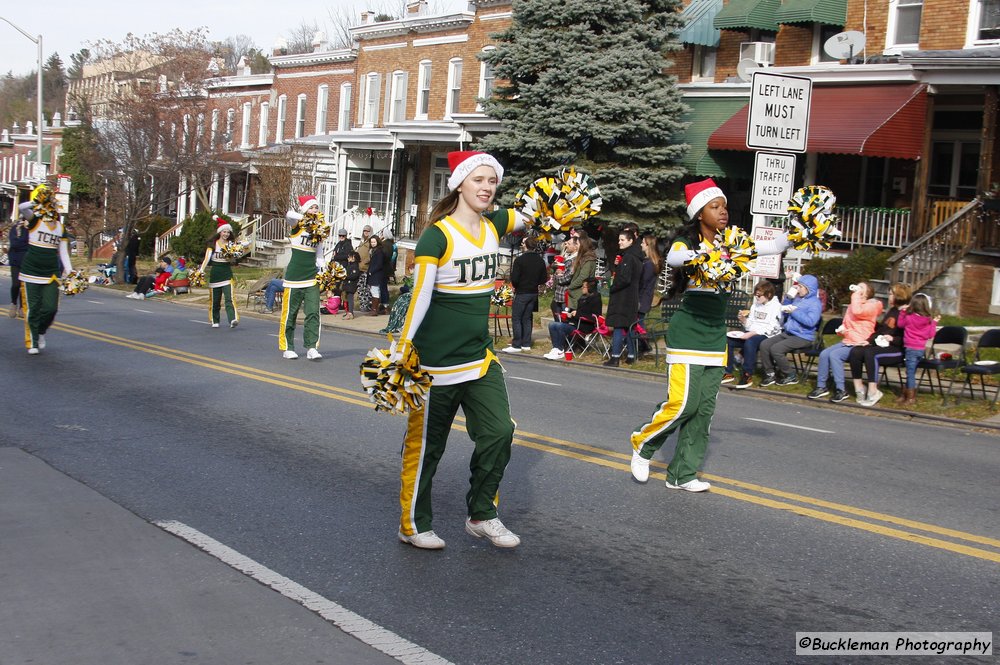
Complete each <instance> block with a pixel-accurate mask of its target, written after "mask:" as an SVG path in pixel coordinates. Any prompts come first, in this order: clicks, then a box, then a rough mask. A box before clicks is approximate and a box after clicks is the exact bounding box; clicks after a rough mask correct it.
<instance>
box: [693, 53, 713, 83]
mask: <svg viewBox="0 0 1000 665" xmlns="http://www.w3.org/2000/svg"><path fill="white" fill-rule="evenodd" d="M718 53H719V49H718V48H716V47H714V46H702V45H701V44H696V45H695V46H694V53H693V54H692V56H691V80H692V81H706V80H708V81H714V80H715V58H716V56H717V55H718Z"/></svg>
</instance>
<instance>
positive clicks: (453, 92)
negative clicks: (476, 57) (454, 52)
mask: <svg viewBox="0 0 1000 665" xmlns="http://www.w3.org/2000/svg"><path fill="white" fill-rule="evenodd" d="M461 98H462V59H461V58H452V59H451V60H449V61H448V97H447V99H446V100H445V110H444V115H445V117H446V118H448V117H451V115H452V114H454V113H458V111H459V105H458V103H459V102H460V101H461Z"/></svg>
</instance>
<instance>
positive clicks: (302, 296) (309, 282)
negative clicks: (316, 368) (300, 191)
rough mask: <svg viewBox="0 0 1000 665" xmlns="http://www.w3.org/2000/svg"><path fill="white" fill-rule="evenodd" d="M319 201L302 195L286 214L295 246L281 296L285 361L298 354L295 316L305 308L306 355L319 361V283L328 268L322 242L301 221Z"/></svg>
mask: <svg viewBox="0 0 1000 665" xmlns="http://www.w3.org/2000/svg"><path fill="white" fill-rule="evenodd" d="M318 212H319V201H317V200H316V197H315V196H300V197H299V209H298V210H297V211H296V210H289V211H288V212H287V213H286V214H285V219H286V220H287V221H288V223H289V225H290V226H291V227H292V229H291V230H290V231H289V233H288V242H289V243H290V244H291V246H292V256H291V258H290V259H289V260H288V267H286V268H285V275H284V288H285V291H284V295H283V296H282V299H281V316H280V321H279V323H278V325H279V327H278V349H279V350H280V351H281V352H282V355H281V357H282V358H284V359H285V360H294V359H295V358H298V357H299V354H298V353H296V352H295V318H296V317H297V316H298V314H299V309H302V310H303V314H304V318H305V320H304V321H303V323H302V344H303V345H304V346H305V347H306V349H307V350H306V358H308V359H309V360H319V359H320V358H322V357H323V356H322V355H320V353H319V336H320V322H319V321H320V318H319V286H317V284H316V274H317V272H319V271H321V270H323V269H324V268H325V267H326V262H325V261H324V259H323V243H322V242H318V243H314V241H313V240H312V238H311V237H310V235H309V233H307V232H306V230H305V229H304V228H303V227H302V226H301V225H298V222H299V221H301V220H302V219H303V218H304V217H305V215H306V213H318Z"/></svg>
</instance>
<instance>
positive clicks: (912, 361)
mask: <svg viewBox="0 0 1000 665" xmlns="http://www.w3.org/2000/svg"><path fill="white" fill-rule="evenodd" d="M923 359H924V350H923V349H907V350H906V361H905V362H906V387H907V388H916V387H917V363H919V362H920V361H921V360H923Z"/></svg>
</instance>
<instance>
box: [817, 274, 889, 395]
mask: <svg viewBox="0 0 1000 665" xmlns="http://www.w3.org/2000/svg"><path fill="white" fill-rule="evenodd" d="M874 296H875V289H873V288H872V287H871V285H870V284H868V283H866V282H859V283H857V284H852V285H851V304H850V305H848V306H847V314H846V315H845V316H844V324H843V325H842V326H841V327H840V328H838V329H837V334H838V335H840V336H841V337H843V338H844V339H843V341H841V342H838V343H836V344H834V345H833V346H828V347H827V348H825V349H823V351H822V353H820V354H819V369H818V370H817V374H816V388H815V389H813V391H812V392H811V393H809V395H808V397H809V399H819V398H820V397H824V396H825V395H829V394H830V391H829V390H827V388H826V382H827V377H828V376H829V374H830V373H831V372H832V373H833V382H834V391H833V395H831V396H830V401H831V402H843V401H844V400H845V399H847V392H846V391H845V390H844V381H845V377H844V362H845V361H846V360H847V357H848V356H849V355H850V354H851V350H852V349H853V348H854V347H855V346H866V345H867V344H868V338H869V337H871V336H872V334H873V333H874V332H875V324H876V322H877V321H878V317H879V315H880V314H881V313H882V302H881V301H879V300H876V299H875V297H874ZM854 389H855V391H856V392H857V399H858V401H859V402H861V401H864V399H865V389H864V383H863V382H862V380H861V379H855V380H854ZM876 390H878V389H877V388H876ZM880 397H881V395H880Z"/></svg>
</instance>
